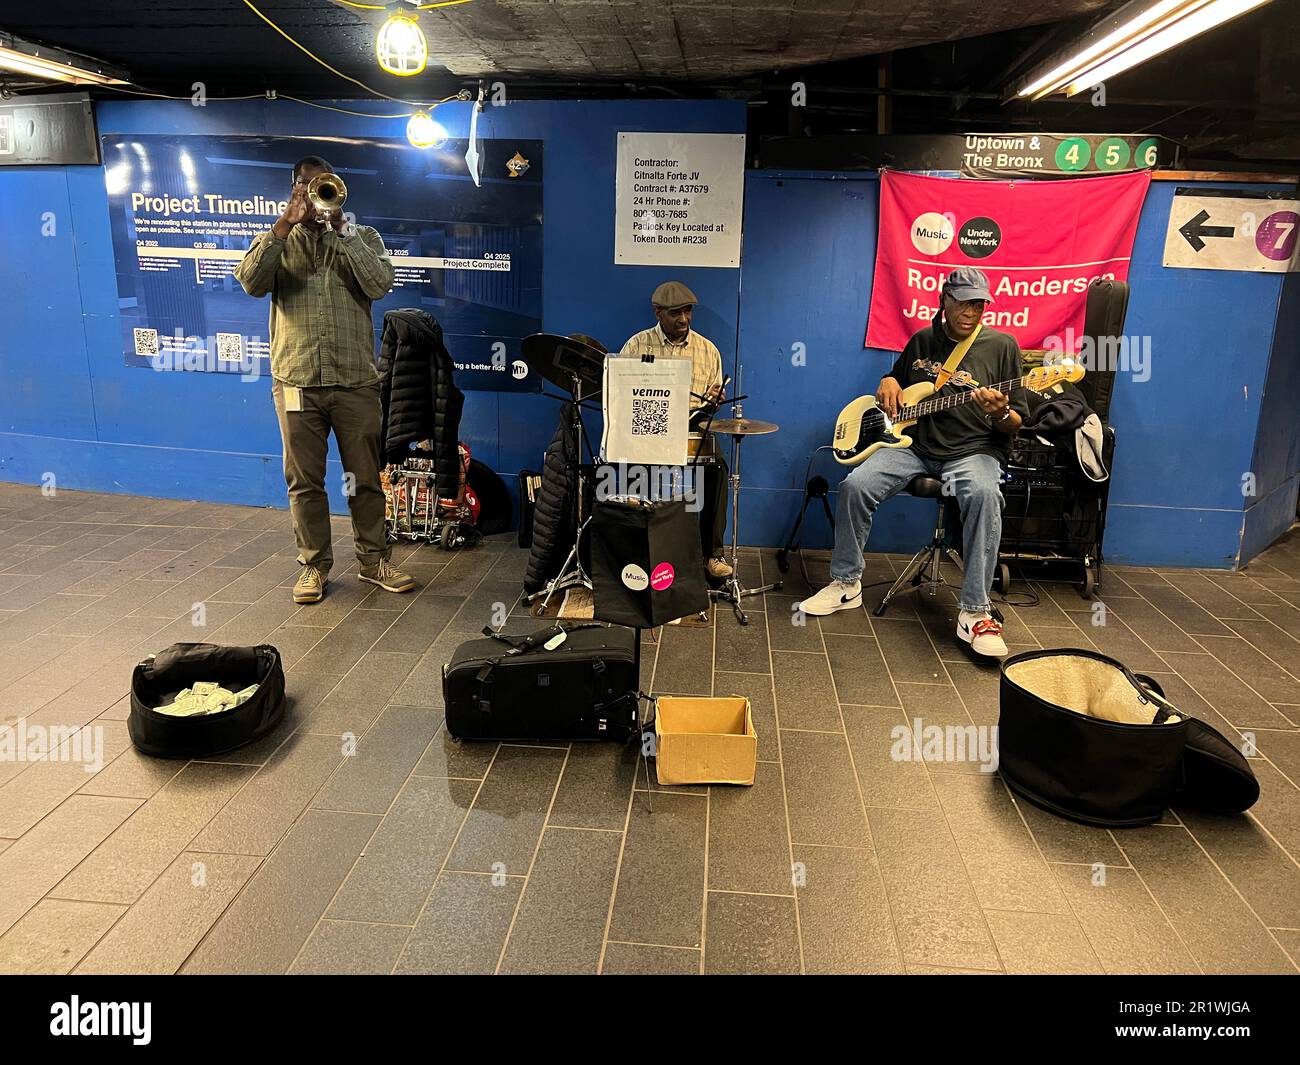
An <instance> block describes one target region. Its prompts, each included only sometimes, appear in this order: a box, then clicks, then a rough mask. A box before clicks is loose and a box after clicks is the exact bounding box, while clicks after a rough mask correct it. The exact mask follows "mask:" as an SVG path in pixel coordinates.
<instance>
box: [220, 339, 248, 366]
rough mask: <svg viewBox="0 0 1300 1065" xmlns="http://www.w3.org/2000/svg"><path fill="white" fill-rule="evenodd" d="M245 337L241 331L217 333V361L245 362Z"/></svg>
mask: <svg viewBox="0 0 1300 1065" xmlns="http://www.w3.org/2000/svg"><path fill="white" fill-rule="evenodd" d="M243 361H244V338H243V336H242V335H240V334H239V333H218V334H217V362H243Z"/></svg>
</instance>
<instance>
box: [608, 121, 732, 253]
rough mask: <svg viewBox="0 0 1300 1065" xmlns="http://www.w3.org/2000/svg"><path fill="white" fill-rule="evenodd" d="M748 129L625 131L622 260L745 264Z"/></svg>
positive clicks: (619, 217)
mask: <svg viewBox="0 0 1300 1065" xmlns="http://www.w3.org/2000/svg"><path fill="white" fill-rule="evenodd" d="M744 187H745V135H744V134H743V133H620V134H619V135H618V176H617V190H616V194H615V203H614V262H616V263H622V264H626V265H638V266H739V265H740V217H741V206H742V203H743V199H744Z"/></svg>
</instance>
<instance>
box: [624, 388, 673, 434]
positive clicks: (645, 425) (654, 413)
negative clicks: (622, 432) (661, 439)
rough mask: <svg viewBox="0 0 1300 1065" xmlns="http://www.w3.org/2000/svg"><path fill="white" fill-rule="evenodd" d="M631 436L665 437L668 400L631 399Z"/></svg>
mask: <svg viewBox="0 0 1300 1065" xmlns="http://www.w3.org/2000/svg"><path fill="white" fill-rule="evenodd" d="M632 435H633V436H667V435H668V400H666V399H639V398H637V397H636V396H633V397H632Z"/></svg>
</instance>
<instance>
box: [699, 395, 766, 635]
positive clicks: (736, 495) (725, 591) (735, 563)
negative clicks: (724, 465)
mask: <svg viewBox="0 0 1300 1065" xmlns="http://www.w3.org/2000/svg"><path fill="white" fill-rule="evenodd" d="M733 413H734V415H735V417H736V418H737V419H739V418H741V417H742V415H741V411H740V404H739V403H736V404H734V406H733ZM744 442H745V438H744V437H743V436H740V435H736V434H733V435H732V437H731V476H730V477H729V478H728V480H729V481H730V482H731V576H730V577H727V578H726V579H725V580H724V581H723V582H722V587H721V588H710V589H709V598H710V599H715V600H722V601H724V602H727V603H730V604H731V609H732V610H734V611H735V612H736V620H737V621H739V622H740V623H741V624H742V625H748V624H749V617H748V615H747V614H746V613H745V611H744V610H742V609H741V600H742V599H743V598H744V597H745V596H747V595H762V594H763V593H764V592H779V591H780V590H781V585H782V583H783V582H782V581H777V582H776V583H775V584H764V585H763V586H761V587H759V588H744V587H742V586H741V583H740V547H739V542H740V445H741V444H743V443H744Z"/></svg>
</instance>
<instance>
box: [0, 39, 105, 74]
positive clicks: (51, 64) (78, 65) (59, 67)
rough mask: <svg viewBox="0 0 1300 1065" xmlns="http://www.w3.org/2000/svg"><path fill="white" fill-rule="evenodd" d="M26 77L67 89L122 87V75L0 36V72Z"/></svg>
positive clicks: (95, 62) (82, 59) (67, 54)
mask: <svg viewBox="0 0 1300 1065" xmlns="http://www.w3.org/2000/svg"><path fill="white" fill-rule="evenodd" d="M6 70H7V71H10V72H12V73H14V74H26V75H28V76H29V77H33V78H39V79H41V80H43V81H65V82H68V83H69V84H71V85H125V84H126V83H127V77H126V71H124V70H118V69H116V68H114V67H111V66H109V65H108V64H107V63H100V62H99V61H98V60H95V59H89V58H87V57H85V56H78V55H74V54H73V53H71V52H64V51H62V50H61V49H58V48H50V47H48V46H46V45H43V44H33V43H32V42H31V41H22V40H19V39H18V38H16V37H11V36H9V35H8V34H5V33H0V72H2V71H6Z"/></svg>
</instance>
